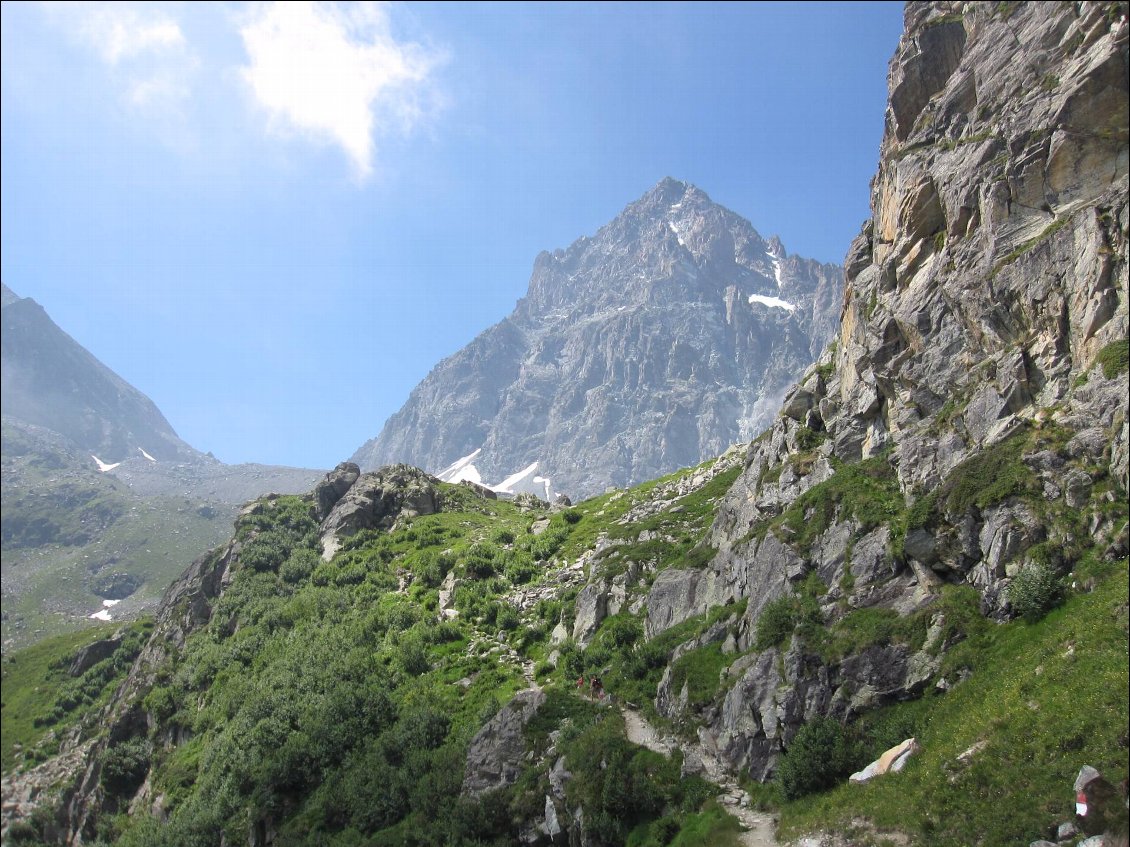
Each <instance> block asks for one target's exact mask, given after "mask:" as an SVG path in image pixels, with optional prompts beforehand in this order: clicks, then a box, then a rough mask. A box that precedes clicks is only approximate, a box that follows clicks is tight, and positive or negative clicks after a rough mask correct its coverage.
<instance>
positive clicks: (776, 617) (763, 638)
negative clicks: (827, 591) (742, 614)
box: [753, 581, 823, 650]
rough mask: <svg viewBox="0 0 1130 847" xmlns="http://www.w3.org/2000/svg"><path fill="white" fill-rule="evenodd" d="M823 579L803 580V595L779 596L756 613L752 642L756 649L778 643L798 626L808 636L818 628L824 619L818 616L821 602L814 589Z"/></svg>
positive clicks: (776, 645) (778, 644) (767, 647)
mask: <svg viewBox="0 0 1130 847" xmlns="http://www.w3.org/2000/svg"><path fill="white" fill-rule="evenodd" d="M820 585H822V583H819V582H815V581H814V582H813V583H812V584H811V585H810V584H809V583H807V582H806V583H804V584H803V586H804V590H805V592H806V593H805V595H804V596H800V597H779V598H777V599H776V600H770V601H769V602H768V603H766V604H765V608H764V609H762V610H761V614H760V615H758V616H757V635H756V637H755V638H754V643H753V646H754V648H755V649H757V650H768V649H769V648H770V647H779V646H780V645H781V644H783V643H784V642H785V640H786V639H787V638H788V637H789V636H790V635H792V634H793V632H794V631H795V630H796V629H797V627H800V628H801V634H802V635H806V636H810V635H812V634H814V633H816V632H819V631H821V629H822V625H823V621H822V620H821V617H820V605H819V603H818V602H817V600H816V596H814V593H813V592H816V591H818V590H819V589H818V588H817V587H815V586H820Z"/></svg>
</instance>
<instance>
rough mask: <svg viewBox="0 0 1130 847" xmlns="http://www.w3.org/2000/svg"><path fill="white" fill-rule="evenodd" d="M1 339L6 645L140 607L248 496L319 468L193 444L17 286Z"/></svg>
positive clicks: (290, 483) (308, 477) (223, 533)
mask: <svg viewBox="0 0 1130 847" xmlns="http://www.w3.org/2000/svg"><path fill="white" fill-rule="evenodd" d="M2 349H3V364H2V371H3V411H4V415H3V441H2V455H0V460H2V474H0V491H2V494H3V503H4V509H3V521H2V522H0V536H2V547H0V549H2V570H3V600H4V612H3V617H2V628H3V643H4V648H5V650H7V649H8V648H10V647H11V646H14V645H19V644H24V643H27V642H29V641H33V640H38V638H40V637H42V636H44V635H49V634H51V633H53V632H56V631H59V630H60V629H71V628H74V627H75V626H78V625H80V624H81V623H82V622H83V621H85V620H86V619H87V618H88V617H89V616H90V615H92V614H99V615H101V616H102V618H104V619H109V618H111V617H112V618H114V619H119V618H123V617H131V616H133V615H136V614H137V613H139V612H141V611H142V610H144V609H146V608H148V607H149V606H151V605H153V604H154V603H155V602H156V601H157V599H158V598H159V597H160V595H161V593H162V592H163V591H164V590H165V588H166V586H168V584H169V583H170V582H171V581H172V580H173V578H174V577H175V576H176V575H177V574H179V573H180V572H181V571H182V570H183V569H184V568H185V566H186V565H188V563H189V562H191V561H192V559H193V558H195V557H196V556H198V555H199V554H200V553H202V552H203V551H204V550H206V549H208V548H210V547H212V546H215V545H216V544H219V543H220V542H221V541H223V540H224V539H225V538H226V537H227V536H228V534H229V531H230V528H231V524H232V521H233V520H234V519H235V515H236V512H237V511H238V509H239V506H240V505H242V504H243V503H245V502H247V501H248V500H253V499H255V498H256V497H258V496H260V495H262V494H265V493H269V492H275V493H291V492H295V491H304V490H306V489H308V488H309V487H310V486H311V485H312V484H313V483H314V481H315V480H316V479H317V478H318V477H319V476H320V472H319V471H312V470H305V469H301V468H281V467H274V466H269V465H225V464H224V463H222V462H219V461H217V460H216V459H214V458H212V457H211V456H209V455H205V454H203V453H200V452H199V451H197V450H194V449H193V448H192V447H190V446H189V445H188V444H186V443H185V442H184V441H182V440H181V439H180V438H178V437H177V434H176V433H175V432H174V431H173V428H172V427H171V426H170V425H169V423H168V421H167V420H166V419H165V417H164V416H163V415H162V414H161V412H160V410H159V409H158V408H157V406H156V405H155V404H154V403H153V401H152V400H150V399H149V398H148V397H146V396H145V395H144V394H143V393H142V392H140V391H138V390H137V389H136V388H134V387H133V386H132V385H130V384H129V383H128V382H126V381H125V380H124V379H122V378H121V377H120V376H118V375H117V374H116V373H114V372H113V371H112V370H110V369H109V368H107V367H106V366H105V365H104V364H102V363H101V362H100V361H98V359H97V358H95V357H94V356H93V355H92V354H91V353H90V352H89V351H87V350H86V349H85V348H83V347H82V345H80V344H79V343H78V342H77V341H75V340H74V339H73V338H71V337H70V336H69V335H68V334H67V333H66V332H64V331H63V330H62V329H60V328H59V327H58V326H57V325H56V324H55V323H54V321H52V320H51V318H50V317H49V316H48V315H47V313H46V312H45V311H44V309H43V307H42V306H40V305H39V304H38V303H36V302H35V301H34V300H31V299H25V298H20V297H19V296H17V295H16V294H15V293H14V292H13V291H12V290H11V289H10V288H8V287H7V286H6V285H5V286H4V287H3V345H2ZM107 602H109V603H114V606H113V610H112V611H110V609H109V607H107V606H104V605H103V603H107ZM119 602H120V605H118V603H119Z"/></svg>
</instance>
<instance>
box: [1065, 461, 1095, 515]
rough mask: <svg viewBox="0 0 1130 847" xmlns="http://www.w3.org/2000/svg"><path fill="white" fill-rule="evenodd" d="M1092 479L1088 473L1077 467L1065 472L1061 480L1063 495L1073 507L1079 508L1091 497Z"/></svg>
mask: <svg viewBox="0 0 1130 847" xmlns="http://www.w3.org/2000/svg"><path fill="white" fill-rule="evenodd" d="M1092 484H1093V481H1092V480H1091V477H1090V475H1089V474H1087V473H1086V472H1085V471H1081V470H1079V469H1078V468H1072V469H1071V470H1070V471H1068V472H1067V475H1066V476H1065V477H1064V480H1063V497H1064V499H1065V500H1066V501H1067V505H1068V506H1071V507H1072V508H1073V509H1081V508H1082V507H1083V506H1085V505H1086V504H1087V501H1088V500H1090V499H1091V486H1092Z"/></svg>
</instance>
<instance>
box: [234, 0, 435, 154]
mask: <svg viewBox="0 0 1130 847" xmlns="http://www.w3.org/2000/svg"><path fill="white" fill-rule="evenodd" d="M240 34H241V35H242V36H243V43H244V47H245V48H246V50H247V55H248V58H249V60H250V64H249V65H248V66H247V67H245V68H244V69H243V74H244V78H245V79H246V81H247V83H248V85H249V86H250V88H251V91H252V93H253V94H254V96H255V98H256V100H257V101H258V102H259V103H260V104H261V105H262V106H263V107H264V108H265V109H266V110H267V111H268V113H269V114H270V115H271V118H272V124H273V127H274V128H275V129H283V128H292V129H297V130H299V131H300V132H304V133H308V134H310V135H312V136H314V137H317V138H321V139H323V140H326V141H329V142H331V143H335V144H338V145H340V146H341V148H342V149H343V150H344V151H345V152H346V154H347V155H348V156H349V158H350V159H351V160H352V161H353V164H354V165H355V167H356V168H357V171H358V173H359V174H361V175H362V176H367V175H368V174H370V173H371V172H372V169H373V158H374V153H375V141H374V136H375V135H376V134H377V133H381V132H387V131H389V130H390V129H398V130H400V131H404V132H406V131H408V130H410V129H411V128H412V127H413V126H414V125H415V124H416V123H417V122H418V121H419V120H420V118H421V117H422V115H423V111H424V110H423V109H422V107H421V98H422V97H424V96H425V95H426V94H427V92H428V86H427V82H428V76H429V74H430V73H431V71H432V69H433V68H434V67H435V66H436V65H437V64H438V63H439V61H440V60H441V59H440V56H439V55H438V54H436V53H435V52H434V51H430V50H428V49H426V48H425V47H423V46H422V45H420V44H416V43H413V42H407V41H397V40H396V38H395V37H394V36H393V35H392V32H391V30H390V27H389V19H388V12H387V10H386V9H385V8H384V7H383V6H381V5H378V4H375V3H360V4H351V5H349V6H347V7H344V8H342V7H339V6H337V5H330V4H323V3H311V2H287V3H273V4H270V5H267V6H262V7H259V8H258V9H257V10H256V12H255V13H254V15H253V18H252V19H251V20H250V21H249V22H248V23H247V24H246V25H245V26H244V27H243V28H242V29H241V30H240Z"/></svg>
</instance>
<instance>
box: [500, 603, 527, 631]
mask: <svg viewBox="0 0 1130 847" xmlns="http://www.w3.org/2000/svg"><path fill="white" fill-rule="evenodd" d="M521 622H522V620H521V618H519V617H518V610H517V609H515V608H514V607H513V606H509V605H499V607H498V614H497V615H496V616H495V623H496V624H497V625H498V628H499V629H505V630H507V631H509V630H512V629H517V628H518V624H520V623H521Z"/></svg>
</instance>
